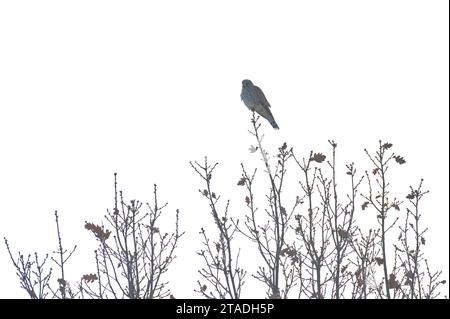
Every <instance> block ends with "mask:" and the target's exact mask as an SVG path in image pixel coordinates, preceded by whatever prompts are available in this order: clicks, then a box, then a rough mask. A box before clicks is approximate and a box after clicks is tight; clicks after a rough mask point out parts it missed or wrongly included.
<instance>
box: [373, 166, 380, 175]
mask: <svg viewBox="0 0 450 319" xmlns="http://www.w3.org/2000/svg"><path fill="white" fill-rule="evenodd" d="M379 170H380V169H379V168H374V169H373V171H372V173H373V175H377V173H378V171H379Z"/></svg>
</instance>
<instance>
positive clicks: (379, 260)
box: [375, 257, 384, 266]
mask: <svg viewBox="0 0 450 319" xmlns="http://www.w3.org/2000/svg"><path fill="white" fill-rule="evenodd" d="M375 261H376V262H377V265H378V266H380V265H382V264H383V263H384V259H383V258H381V257H376V258H375Z"/></svg>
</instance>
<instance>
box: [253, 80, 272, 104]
mask: <svg viewBox="0 0 450 319" xmlns="http://www.w3.org/2000/svg"><path fill="white" fill-rule="evenodd" d="M254 89H255V92H256V96H257V99H258V102H260V103H261V104H262V105H264V106H267V107H270V103H269V101H267V99H266V96H265V95H264V92H263V91H262V90H261V89H260V88H259V87H257V86H256V85H255V86H254Z"/></svg>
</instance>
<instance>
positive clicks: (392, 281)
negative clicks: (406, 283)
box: [388, 274, 400, 289]
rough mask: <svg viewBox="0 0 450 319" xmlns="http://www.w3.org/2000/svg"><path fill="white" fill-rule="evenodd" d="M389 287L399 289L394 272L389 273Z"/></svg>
mask: <svg viewBox="0 0 450 319" xmlns="http://www.w3.org/2000/svg"><path fill="white" fill-rule="evenodd" d="M388 284H389V289H399V288H400V284H399V283H398V281H397V280H396V278H395V275H394V274H390V275H389V282H388Z"/></svg>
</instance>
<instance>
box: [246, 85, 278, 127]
mask: <svg viewBox="0 0 450 319" xmlns="http://www.w3.org/2000/svg"><path fill="white" fill-rule="evenodd" d="M241 100H242V101H243V102H244V104H245V105H246V106H247V107H248V109H249V110H251V111H255V112H256V113H258V114H259V115H261V116H262V117H263V118H265V119H266V120H268V121H269V123H270V125H272V127H273V128H274V129H277V130H278V129H279V127H278V125H277V123H276V122H275V119H274V118H273V115H272V112H270V104H269V102H268V101H267V99H266V96H265V95H264V93H263V91H262V90H261V89H260V88H259V87H257V86H256V85H253V83H252V81H250V80H244V81H242V92H241Z"/></svg>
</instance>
